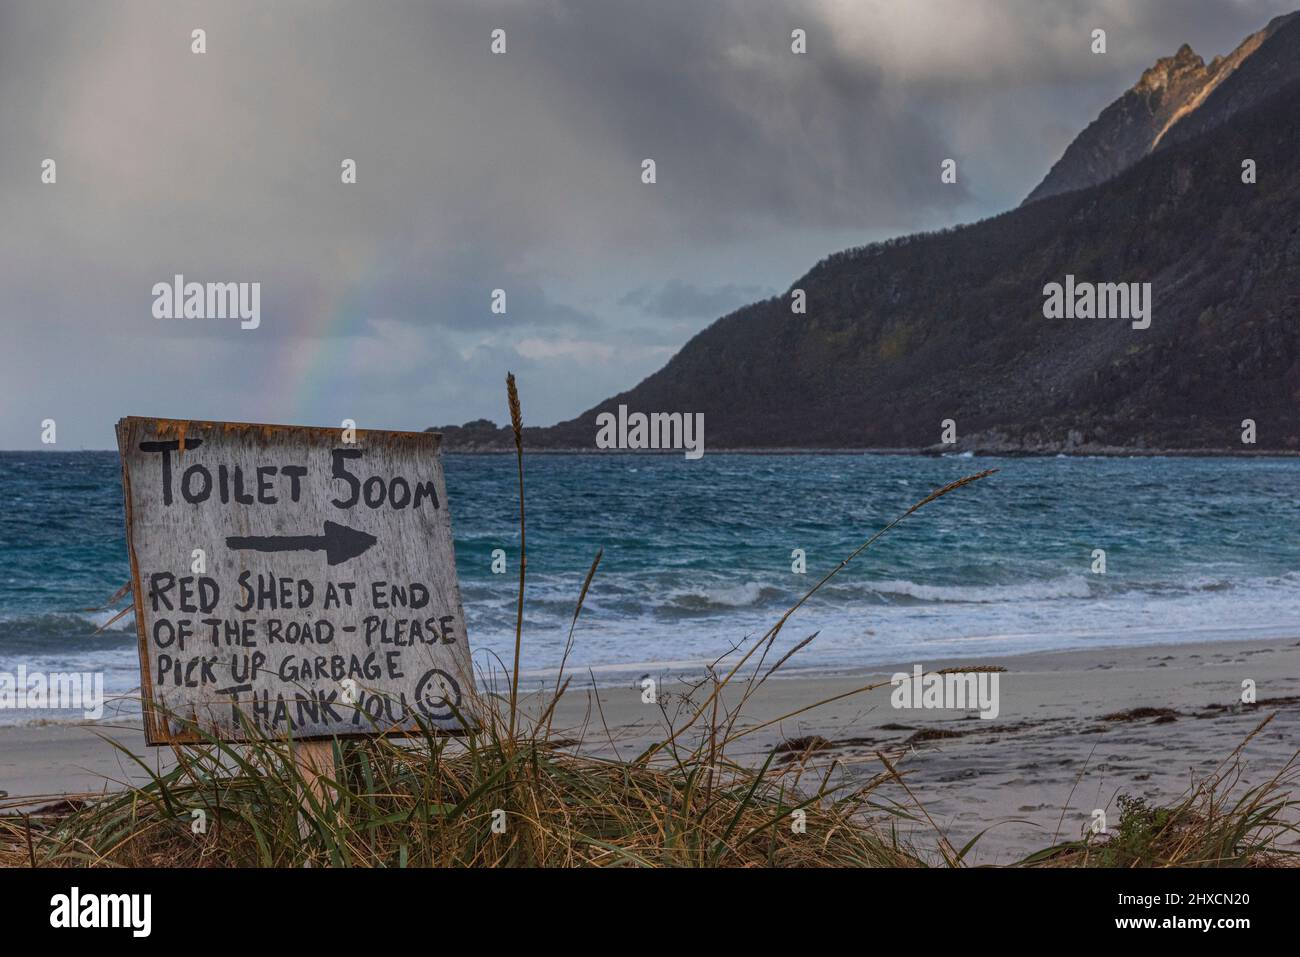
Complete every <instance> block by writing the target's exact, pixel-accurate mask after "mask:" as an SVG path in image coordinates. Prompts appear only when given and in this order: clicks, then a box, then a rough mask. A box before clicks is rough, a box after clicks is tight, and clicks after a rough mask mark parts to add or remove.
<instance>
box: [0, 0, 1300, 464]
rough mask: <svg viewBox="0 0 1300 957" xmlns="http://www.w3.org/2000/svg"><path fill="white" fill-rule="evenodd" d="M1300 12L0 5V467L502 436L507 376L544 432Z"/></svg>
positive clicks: (1031, 176)
mask: <svg viewBox="0 0 1300 957" xmlns="http://www.w3.org/2000/svg"><path fill="white" fill-rule="evenodd" d="M1295 5H1297V0H1195V2H1193V0H1131V2H1120V0H790V2H783V0H781V2H779V0H654V2H645V0H527V2H499V0H461V2H453V0H426V2H422V3H403V2H396V0H381V2H373V0H372V2H365V3H362V2H359V0H356V2H349V3H337V2H327V0H303V2H298V0H264V2H260V3H249V2H230V0H222V2H184V0H165V2H146V0H127V2H112V0H101V2H95V3H87V2H82V0H0V292H3V295H2V296H0V324H2V326H0V329H2V331H3V340H2V344H0V448H34V447H38V446H39V444H40V428H41V422H42V420H44V419H54V420H55V421H56V422H57V424H58V446H57V447H58V448H62V449H76V448H80V447H87V448H107V447H111V446H112V445H113V444H114V440H113V434H112V424H113V422H114V421H116V420H117V419H118V418H119V417H121V416H123V415H158V416H171V417H186V418H207V419H230V420H240V421H262V422H291V423H304V424H316V425H326V424H336V423H338V422H340V421H341V420H343V419H344V418H351V419H354V420H356V421H357V422H358V424H359V425H361V426H362V427H370V428H397V429H419V428H424V427H425V426H428V425H434V424H445V423H460V422H464V421H467V420H469V419H473V418H478V417H487V418H492V419H495V420H497V421H503V420H504V419H505V399H504V390H503V379H504V376H505V373H506V371H507V370H513V371H514V372H515V374H516V375H517V377H518V378H519V381H520V387H521V391H522V394H523V399H524V412H525V418H526V420H527V421H529V422H530V423H533V424H539V425H545V424H550V423H553V422H555V421H558V420H562V419H566V418H569V417H571V416H573V415H575V414H577V413H578V412H580V411H582V410H583V409H585V408H587V407H589V406H591V405H593V404H594V403H595V402H597V401H598V400H600V399H602V398H604V397H605V396H607V395H609V394H612V393H614V392H617V391H621V390H622V389H624V388H627V387H628V386H630V385H632V384H634V383H635V382H637V381H639V380H640V379H641V378H643V377H644V376H646V375H648V374H649V373H651V372H653V371H654V370H655V369H657V368H658V367H659V366H661V365H662V364H663V363H664V362H665V361H666V360H667V359H668V358H669V357H670V356H671V355H672V354H673V353H674V352H675V351H676V350H677V349H678V348H680V347H681V345H682V344H683V343H684V342H686V340H687V339H689V338H690V336H691V335H693V334H694V333H695V332H697V331H699V330H700V329H702V328H704V327H705V326H707V325H708V324H709V323H710V322H712V321H713V320H714V319H716V318H717V317H718V316H720V315H723V314H725V313H726V312H728V311H730V310H732V309H734V308H736V307H738V306H741V305H744V304H745V303H747V302H750V301H752V300H754V299H758V298H762V297H765V296H768V295H772V294H774V293H778V292H782V291H784V290H785V289H787V288H788V287H789V285H790V284H791V282H793V280H795V279H796V278H797V277H798V276H799V275H800V274H801V273H802V272H804V271H805V270H806V269H807V268H808V267H810V266H811V265H812V264H813V263H815V262H816V261H817V260H818V259H820V258H822V257H823V256H824V255H826V254H828V253H830V252H833V251H835V250H837V249H840V248H843V247H846V246H852V245H859V244H861V243H865V242H869V241H872V240H876V239H882V238H886V237H889V236H893V235H897V234H899V233H906V232H913V231H916V230H921V229H933V228H936V227H939V226H945V225H951V224H954V223H958V222H968V221H971V220H974V219H979V218H981V217H984V216H986V215H990V214H993V213H997V212H1000V211H1002V210H1004V209H1006V208H1008V207H1010V206H1014V205H1016V204H1017V203H1019V201H1020V200H1021V199H1022V198H1023V197H1024V195H1025V194H1027V193H1028V192H1029V190H1030V189H1032V188H1033V186H1034V185H1035V184H1036V183H1037V182H1038V181H1039V180H1040V179H1041V178H1042V176H1043V175H1044V174H1045V173H1046V171H1047V169H1048V168H1049V167H1050V166H1051V164H1052V163H1053V162H1054V161H1055V160H1056V158H1057V157H1058V156H1059V155H1060V154H1061V152H1062V151H1063V150H1064V148H1065V147H1066V145H1067V144H1068V143H1069V142H1070V140H1071V139H1072V138H1073V137H1074V135H1075V134H1076V133H1077V132H1078V131H1079V130H1081V129H1082V128H1083V127H1084V126H1085V125H1087V123H1088V122H1089V121H1091V120H1092V119H1093V118H1094V117H1095V116H1096V115H1097V113H1098V112H1099V111H1100V110H1101V109H1102V108H1103V107H1104V106H1105V105H1106V104H1107V103H1108V102H1110V101H1111V100H1112V99H1114V98H1115V97H1116V96H1118V95H1119V94H1120V93H1122V92H1123V90H1125V89H1126V88H1127V87H1129V86H1131V85H1132V84H1133V83H1134V82H1135V81H1136V80H1137V78H1138V76H1139V75H1140V74H1141V72H1142V70H1143V69H1145V68H1146V67H1147V66H1149V65H1150V64H1151V63H1152V62H1153V61H1154V60H1155V59H1156V58H1157V57H1159V56H1164V55H1168V54H1171V53H1173V52H1174V51H1175V50H1176V49H1177V48H1178V46H1179V45H1180V44H1181V43H1183V42H1189V43H1191V44H1192V46H1193V47H1194V48H1195V49H1196V51H1197V52H1198V53H1201V54H1202V55H1203V56H1205V58H1206V59H1207V60H1208V59H1209V58H1210V57H1211V56H1212V55H1214V54H1216V53H1226V52H1227V51H1228V50H1230V49H1231V48H1232V47H1234V46H1235V45H1236V44H1237V43H1238V42H1239V41H1240V40H1241V39H1242V38H1243V37H1244V36H1245V35H1246V34H1248V33H1250V32H1253V31H1254V30H1256V29H1258V28H1260V27H1261V26H1263V24H1264V23H1265V22H1267V20H1268V19H1270V18H1271V17H1272V16H1274V15H1276V14H1278V13H1282V12H1287V11H1288V10H1289V9H1291V8H1293V7H1294V6H1295ZM1098 27H1101V28H1105V29H1106V30H1107V31H1108V39H1109V52H1108V53H1107V54H1106V55H1104V56H1096V55H1093V54H1092V53H1091V52H1090V50H1089V43H1090V34H1091V31H1092V30H1093V29H1095V28H1098ZM196 28H202V29H204V30H205V31H206V34H207V52H206V53H205V54H202V55H196V54H194V53H192V52H191V31H192V30H194V29H196ZM495 28H501V29H504V30H505V31H506V42H507V52H506V53H505V54H504V55H493V54H491V53H490V51H489V43H490V33H491V31H492V30H493V29H495ZM795 28H800V29H804V30H806V31H807V43H808V52H807V54H806V55H802V56H796V55H794V54H793V53H791V51H790V34H791V31H792V30H793V29H795ZM947 157H952V158H954V159H956V160H957V161H958V163H959V175H960V182H959V184H958V185H956V186H944V185H942V184H940V182H939V165H940V163H941V162H942V160H943V159H945V158H947ZM46 158H52V159H54V160H55V162H56V164H57V167H56V171H57V182H56V183H55V184H53V185H46V184H43V183H42V182H41V164H42V161H43V160H45V159H46ZM645 158H652V159H654V160H655V163H656V166H657V179H658V181H657V182H656V183H655V184H653V185H645V184H643V183H642V182H641V162H642V160H643V159H645ZM344 159H352V160H355V161H356V164H357V183H356V184H355V185H345V184H343V183H341V182H340V171H341V169H340V164H341V163H342V161H343V160H344ZM177 273H181V274H183V275H184V276H185V277H186V279H187V280H188V281H198V282H210V281H211V282H216V281H242V282H260V283H261V326H260V328H258V329H256V330H241V329H240V328H239V326H238V323H237V322H232V321H221V320H212V321H199V320H191V321H183V320H181V321H168V320H163V319H157V318H154V316H153V314H152V307H153V295H152V292H151V290H152V287H153V285H154V284H155V283H157V282H163V281H170V279H171V277H172V276H174V275H175V274H177ZM496 288H501V289H504V290H506V294H507V313H506V315H494V314H493V313H492V311H491V309H490V305H491V298H490V297H491V292H492V290H493V289H496Z"/></svg>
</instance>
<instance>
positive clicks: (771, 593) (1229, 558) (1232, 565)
mask: <svg viewBox="0 0 1300 957" xmlns="http://www.w3.org/2000/svg"><path fill="white" fill-rule="evenodd" d="M444 462H445V469H446V476H447V488H448V499H449V503H450V506H451V514H452V521H453V526H454V529H455V533H456V560H457V570H458V572H459V575H460V581H461V587H462V596H463V599H464V605H465V613H466V618H467V626H468V632H469V638H470V643H471V646H472V648H473V649H474V659H475V662H476V663H477V665H478V666H479V667H481V668H484V669H491V668H498V669H499V668H500V663H501V662H503V661H509V659H510V657H511V655H512V653H513V644H514V620H515V617H514V616H515V596H516V589H517V585H518V573H519V566H518V564H517V563H518V558H519V555H518V551H519V538H518V525H517V518H518V515H517V509H518V498H517V495H518V493H517V488H516V484H515V482H516V478H515V461H514V458H513V456H499V455H485V456H474V455H448V456H446V457H445V460H444ZM525 462H526V477H525V482H526V492H527V510H528V581H527V586H526V589H525V622H524V643H523V663H524V668H525V669H526V670H527V671H528V672H529V673H533V674H541V675H546V674H547V673H548V670H549V669H553V668H554V667H555V666H556V665H557V664H558V663H559V659H560V657H561V655H562V653H563V649H564V645H565V641H566V638H567V636H568V630H569V624H570V621H571V620H572V617H573V611H574V605H575V602H576V600H577V597H578V594H579V591H580V589H581V587H582V582H583V579H584V577H585V576H586V573H587V570H588V568H589V567H590V565H591V562H592V559H593V558H594V556H595V554H596V552H597V550H598V549H600V548H603V549H604V558H603V561H602V562H601V565H600V568H599V570H598V572H597V574H596V577H595V579H594V581H593V583H592V587H591V590H590V593H589V594H588V596H587V600H586V603H585V606H584V609H583V613H582V618H581V620H580V622H579V624H578V627H577V629H576V632H575V635H574V647H573V651H572V654H571V656H570V659H569V667H570V669H572V670H575V671H576V672H578V673H579V674H581V676H582V678H583V680H586V679H587V671H588V669H590V670H591V673H592V674H593V675H594V676H595V677H596V679H597V680H598V681H603V682H617V681H628V682H632V681H634V680H635V678H636V677H637V676H639V675H640V674H642V673H645V672H655V673H660V672H671V671H682V672H685V671H691V670H698V664H699V663H701V662H705V661H708V660H712V659H714V658H716V657H717V656H719V655H721V654H723V653H724V652H726V651H727V650H728V649H730V648H733V647H735V646H737V645H739V644H742V643H744V642H746V641H749V640H753V639H754V638H756V637H757V636H760V635H762V634H763V633H764V632H765V631H766V630H767V629H768V628H769V627H771V625H772V624H773V623H774V622H775V621H776V620H777V619H778V618H779V617H780V615H781V614H782V613H783V612H784V610H785V609H786V608H788V607H789V606H790V605H791V604H793V603H794V601H796V600H797V599H798V598H799V597H800V596H801V595H802V594H803V592H804V591H806V590H807V589H808V588H810V587H811V586H812V585H813V584H814V583H815V582H816V581H817V580H818V579H819V578H820V577H821V576H822V575H823V574H825V573H826V572H827V571H829V570H830V569H832V568H833V567H834V566H835V565H836V564H838V563H839V562H840V561H841V560H842V559H843V558H845V557H846V556H847V555H848V554H849V553H850V552H851V551H853V549H854V548H856V547H857V546H858V545H859V544H861V543H862V542H863V541H864V540H866V539H867V538H868V537H869V536H870V535H871V534H872V533H873V532H875V531H876V530H877V529H878V528H880V527H881V526H883V525H885V524H886V523H888V522H889V521H890V520H892V519H893V518H895V517H897V516H898V515H899V514H901V513H902V512H903V511H905V510H906V509H907V507H908V506H909V505H911V504H912V503H914V502H916V501H918V500H919V499H921V498H923V497H924V496H925V495H926V494H927V493H928V492H929V491H931V490H932V489H934V488H936V487H938V486H941V485H943V484H945V483H948V482H951V481H953V480H955V479H957V478H960V477H961V476H963V475H967V474H970V473H973V472H977V471H980V470H982V469H985V468H997V469H999V470H1000V471H999V472H998V473H997V474H996V475H994V476H992V477H990V478H988V479H985V480H984V481H982V482H980V483H977V484H976V485H974V486H971V487H967V488H964V489H960V490H958V491H956V492H954V493H952V494H951V495H949V496H947V497H945V498H943V499H942V500H940V501H937V502H933V503H931V504H930V505H927V506H926V507H925V508H923V509H922V510H921V511H919V512H918V513H916V514H915V515H913V516H912V517H910V518H909V519H908V520H907V521H905V522H904V523H903V524H902V525H901V526H899V527H898V528H897V529H895V530H894V531H892V532H891V533H890V534H888V535H887V536H885V537H884V538H883V539H881V540H880V542H879V543H878V544H877V545H876V546H873V547H872V548H871V549H869V550H868V551H866V552H864V553H863V554H862V555H861V556H859V558H858V559H856V560H855V561H854V562H853V563H852V564H850V565H849V566H848V567H846V568H845V569H844V571H842V572H841V573H840V575H839V576H838V577H836V578H835V579H833V580H832V582H831V583H830V584H828V585H827V586H826V587H825V588H823V589H822V590H821V591H820V592H819V593H818V594H817V595H816V596H815V597H814V598H813V599H812V600H811V601H810V602H809V603H808V604H807V605H805V606H804V607H803V608H802V609H801V610H800V611H799V612H798V613H797V614H796V615H795V616H794V617H792V618H791V620H790V622H789V623H788V624H787V626H786V628H785V630H784V631H783V633H782V636H781V639H780V642H779V643H778V646H777V649H778V650H777V652H776V653H777V654H779V653H780V652H781V651H782V650H784V649H786V648H788V647H789V646H791V645H793V644H794V643H796V642H797V641H799V640H802V639H803V638H806V637H807V636H808V635H810V634H812V633H814V632H816V633H817V638H816V639H815V640H814V641H813V642H812V644H811V645H809V646H808V647H807V648H806V649H805V650H803V651H802V652H800V654H799V655H798V656H797V658H796V659H795V660H794V661H793V662H792V663H791V666H790V667H791V673H798V672H799V671H803V672H805V673H806V672H808V671H809V670H811V671H814V672H827V671H841V670H853V669H865V668H869V667H871V666H873V665H880V664H885V663H908V662H917V663H925V662H927V661H931V660H934V659H937V658H948V657H971V658H981V659H987V660H989V661H991V662H992V661H996V660H997V658H998V656H1005V655H1007V654H1012V653H1017V652H1030V651H1045V650H1055V649H1069V648H1080V647H1088V646H1093V645H1099V644H1113V645H1130V646H1131V645H1141V644H1154V643H1160V642H1181V641H1197V640H1214V639H1224V638H1229V639H1230V638H1253V639H1259V638H1277V639H1279V640H1281V639H1284V638H1294V637H1295V636H1297V635H1300V500H1297V497H1296V496H1295V495H1294V494H1293V493H1292V492H1290V491H1289V490H1290V489H1291V487H1292V486H1293V485H1295V484H1296V482H1297V480H1298V479H1300V460H1295V459H1225V458H1134V459H1106V458H1064V457H1061V458H1008V459H991V458H979V459H972V458H969V457H963V456H951V457H942V458H935V457H922V456H894V455H869V454H867V455H813V454H809V455H728V454H720V453H710V454H708V455H706V456H705V457H704V458H703V459H701V460H699V461H687V460H685V459H684V458H683V457H681V456H677V455H671V456H670V455H658V456H637V455H619V454H602V455H534V456H531V457H527V456H526V459H525ZM0 490H2V491H3V501H4V508H3V510H0V672H9V673H14V672H15V671H16V669H17V667H18V665H19V664H25V665H26V666H27V669H28V671H29V672H30V671H37V670H39V671H44V672H47V673H48V672H52V671H69V670H75V671H99V672H103V673H104V675H105V679H104V680H105V687H106V690H107V691H108V692H109V693H111V694H118V695H128V696H129V695H130V694H131V693H132V692H133V691H135V690H136V689H137V688H138V685H139V674H138V664H137V658H136V648H135V630H134V621H133V619H132V616H130V615H128V616H126V617H125V618H123V619H122V620H121V621H119V622H117V623H116V624H114V625H113V626H111V627H110V628H108V629H107V630H105V631H103V632H102V633H100V634H99V635H95V634H94V631H95V628H96V627H97V626H98V625H99V624H102V623H103V622H105V621H106V620H107V619H108V618H109V617H111V612H108V611H103V612H93V611H89V610H87V609H90V608H93V607H96V606H100V605H102V604H103V603H104V602H105V601H106V600H107V599H108V598H109V597H110V596H111V595H112V594H113V593H114V592H115V591H116V590H117V589H118V588H119V587H121V586H122V585H123V584H125V583H126V582H127V580H128V579H129V577H130V572H129V566H128V561H127V554H126V546H125V542H124V529H123V513H122V493H121V479H120V471H119V465H118V459H117V454H116V453H114V452H77V453H61V452H59V453H56V452H6V453H0ZM498 548H500V549H503V550H504V551H505V553H506V556H507V564H506V572H505V573H504V574H494V573H493V571H492V566H493V550H494V549H498ZM795 549H802V550H803V552H804V555H805V556H806V557H805V562H806V569H807V570H806V573H805V574H797V573H795V572H794V571H792V563H793V561H794V558H793V557H792V552H793V551H794V550H795ZM1095 549H1104V551H1105V562H1106V570H1105V573H1104V574H1098V573H1095V572H1094V571H1093V568H1094V565H1095V560H1094V550H1095ZM119 604H124V602H123V603H119ZM20 715H21V713H20V712H14V711H9V712H6V711H3V710H0V723H4V722H5V721H11V720H17V719H18V718H19V717H20Z"/></svg>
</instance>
